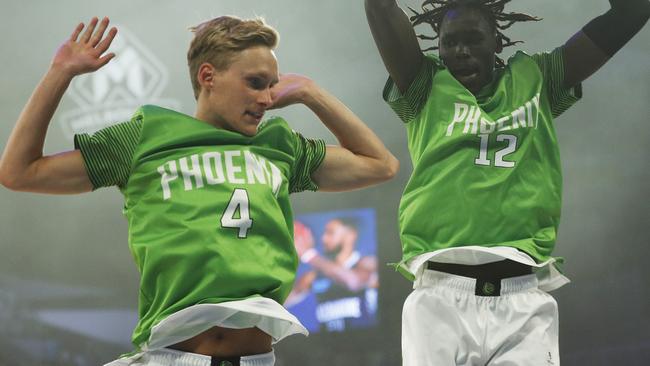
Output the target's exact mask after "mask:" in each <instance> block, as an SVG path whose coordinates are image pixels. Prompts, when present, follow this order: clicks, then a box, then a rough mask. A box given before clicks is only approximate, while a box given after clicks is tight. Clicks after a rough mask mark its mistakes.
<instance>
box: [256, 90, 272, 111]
mask: <svg viewBox="0 0 650 366" xmlns="http://www.w3.org/2000/svg"><path fill="white" fill-rule="evenodd" d="M257 103H259V104H261V105H262V106H264V108H268V107H270V106H271V104H273V97H272V96H271V88H266V89H264V90H260V92H259V93H258V95H257Z"/></svg>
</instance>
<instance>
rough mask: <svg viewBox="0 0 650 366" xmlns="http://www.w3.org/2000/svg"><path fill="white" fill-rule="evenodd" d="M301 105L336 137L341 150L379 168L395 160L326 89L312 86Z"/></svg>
mask: <svg viewBox="0 0 650 366" xmlns="http://www.w3.org/2000/svg"><path fill="white" fill-rule="evenodd" d="M304 104H305V105H306V106H307V107H308V108H309V109H310V110H312V111H313V112H314V114H316V116H318V118H319V119H320V120H321V121H322V122H323V124H324V125H325V126H326V127H327V128H328V129H329V130H330V131H331V132H332V133H333V134H334V136H336V138H337V140H338V141H339V144H340V145H341V147H343V148H345V149H347V150H349V151H350V152H352V153H353V154H355V155H357V156H359V157H365V158H368V159H371V160H374V161H376V162H377V163H379V164H381V165H390V164H391V163H392V162H393V160H394V159H395V157H394V156H393V155H392V154H391V153H390V152H389V151H388V150H387V149H386V147H385V146H384V144H383V143H382V141H381V140H380V139H379V137H377V135H376V134H375V133H374V132H373V131H372V130H371V129H370V128H369V127H368V126H366V125H365V124H364V123H363V122H362V121H361V119H359V117H357V116H356V115H355V114H354V113H353V112H352V111H351V110H350V109H349V108H348V107H346V106H345V105H344V104H343V103H342V102H341V101H339V100H338V99H337V98H336V97H334V96H333V95H331V94H330V93H329V92H327V91H326V90H324V89H322V88H320V87H318V86H316V85H314V86H313V87H312V88H311V92H309V93H307V96H306V97H305V100H304Z"/></svg>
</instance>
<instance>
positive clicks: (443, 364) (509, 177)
mask: <svg viewBox="0 0 650 366" xmlns="http://www.w3.org/2000/svg"><path fill="white" fill-rule="evenodd" d="M509 2H510V0H427V1H425V2H424V4H423V5H422V11H421V12H417V11H413V14H414V15H413V16H412V17H411V19H410V21H409V18H408V17H407V16H406V15H405V13H404V12H403V11H402V10H401V9H400V8H399V6H398V4H397V3H396V0H365V5H366V13H367V16H368V21H369V23H370V28H371V30H372V34H373V36H374V38H375V41H376V43H377V45H378V47H379V51H380V54H381V56H382V59H383V61H384V63H385V65H386V68H387V69H388V72H389V74H390V79H389V81H388V83H387V85H386V87H385V89H384V99H385V100H386V101H387V102H388V103H389V105H390V106H391V107H392V108H393V109H394V110H395V112H396V113H397V114H398V116H399V117H400V119H402V120H403V122H405V125H406V129H407V133H408V143H409V150H410V154H411V158H412V161H413V173H412V175H411V178H410V180H409V182H408V184H407V186H406V188H405V190H404V193H403V196H402V200H401V203H400V208H399V223H400V237H401V241H402V247H403V260H402V262H401V263H400V265H399V267H398V268H399V269H400V270H401V271H402V272H403V273H404V274H406V275H407V276H409V277H411V278H412V279H414V280H415V286H414V287H415V290H414V291H413V292H412V293H411V294H410V295H409V297H408V298H407V300H406V302H405V304H404V311H403V315H402V316H403V328H402V330H403V331H402V352H403V360H404V365H405V366H448V365H472V366H474V365H490V366H505V365H517V366H526V365H531V366H532V365H545V366H547V365H559V354H558V323H557V319H558V317H557V303H556V302H555V300H554V299H553V298H552V297H551V296H550V295H548V294H547V292H546V291H550V290H553V289H555V288H558V287H559V286H562V285H563V284H565V283H566V282H568V280H567V279H566V278H565V277H564V276H563V275H562V274H561V273H560V272H559V271H558V269H557V268H556V261H557V260H556V259H555V258H553V257H552V256H551V254H552V251H553V248H554V245H555V239H556V233H557V228H558V223H559V218H560V206H561V192H562V188H561V185H562V181H561V180H562V178H561V171H560V159H559V153H558V146H557V138H556V135H555V132H554V128H553V118H554V117H557V116H559V115H560V114H561V113H563V112H564V111H565V110H566V109H568V108H569V107H570V106H571V105H572V104H573V103H575V102H576V101H577V100H579V99H580V97H581V94H582V87H581V82H582V81H583V80H585V79H586V78H587V77H589V76H590V75H591V74H592V73H594V72H595V71H596V70H598V69H599V68H600V67H601V66H602V65H603V64H605V63H606V62H607V61H608V60H609V59H610V57H611V56H613V55H614V54H615V53H616V52H617V51H618V50H619V49H620V48H621V47H623V46H624V45H625V44H626V43H627V41H629V40H630V39H631V38H632V37H633V36H634V35H635V34H636V33H637V32H638V31H639V30H640V29H641V28H642V27H643V25H644V24H645V22H646V21H647V19H648V17H650V3H649V2H648V0H610V4H611V9H610V10H609V11H608V12H607V13H605V14H603V15H601V16H599V17H597V18H595V19H594V20H592V21H591V22H589V23H588V24H587V25H586V26H585V27H584V28H582V29H581V30H580V31H579V32H578V33H577V34H575V36H573V37H572V38H571V39H570V40H569V41H567V42H566V44H564V45H562V46H560V47H558V48H557V49H555V50H554V51H552V52H549V53H540V54H536V55H533V56H529V55H527V54H525V53H523V52H517V53H516V54H515V55H514V56H512V57H511V58H510V59H509V60H508V61H507V62H503V61H502V60H500V59H499V58H498V57H497V56H496V55H497V54H498V53H500V52H501V51H502V49H503V48H504V47H506V46H511V45H513V44H516V43H517V42H515V41H512V40H511V39H510V38H508V37H507V36H506V35H505V34H504V31H505V30H506V29H507V28H509V27H510V26H511V25H513V24H515V23H517V22H524V21H536V20H539V19H538V18H535V17H533V16H529V15H526V14H520V13H508V12H505V11H504V8H505V5H506V4H507V3H509ZM423 23H428V24H430V25H431V26H432V28H433V30H434V31H435V33H436V35H435V36H434V37H426V36H420V38H424V39H431V40H435V39H438V47H436V48H438V50H439V54H438V55H428V54H427V55H425V54H424V53H423V51H421V50H420V46H419V44H418V37H417V36H416V34H415V32H414V30H413V28H412V25H418V24H423ZM425 52H426V50H425ZM423 218H426V219H423Z"/></svg>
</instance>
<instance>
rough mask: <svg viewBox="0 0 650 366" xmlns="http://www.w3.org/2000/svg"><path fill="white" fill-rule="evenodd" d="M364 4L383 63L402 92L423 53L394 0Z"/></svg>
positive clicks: (374, 0)
mask: <svg viewBox="0 0 650 366" xmlns="http://www.w3.org/2000/svg"><path fill="white" fill-rule="evenodd" d="M365 7H366V16H367V18H368V24H369V25H370V30H371V31H372V35H373V38H374V39H375V43H376V44H377V47H378V48H379V53H380V54H381V58H382V60H383V61H384V65H385V66H386V69H387V70H388V73H389V74H390V77H391V78H392V79H393V81H394V82H395V84H396V85H397V87H398V88H399V90H400V91H401V92H402V93H404V92H406V90H407V89H408V88H409V86H410V85H411V83H412V82H413V80H414V79H415V77H416V76H417V74H418V72H419V70H420V65H421V63H422V59H423V57H424V55H423V54H422V51H421V50H420V44H419V43H418V39H417V37H416V35H415V31H414V30H413V27H412V26H411V22H410V21H409V19H408V17H407V15H406V14H405V13H404V11H402V9H400V7H399V6H398V5H397V3H396V1H395V0H365Z"/></svg>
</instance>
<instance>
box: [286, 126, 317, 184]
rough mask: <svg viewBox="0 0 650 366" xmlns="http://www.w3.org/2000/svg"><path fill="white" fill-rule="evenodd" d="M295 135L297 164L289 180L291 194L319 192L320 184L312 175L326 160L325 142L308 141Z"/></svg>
mask: <svg viewBox="0 0 650 366" xmlns="http://www.w3.org/2000/svg"><path fill="white" fill-rule="evenodd" d="M293 133H294V134H295V136H296V139H297V144H296V156H295V162H294V166H293V169H292V175H291V178H290V180H289V193H297V192H302V191H307V190H309V191H317V190H318V188H319V187H318V184H316V182H314V181H313V180H312V178H311V175H312V173H313V172H314V171H316V169H318V167H320V165H321V164H322V163H323V160H325V141H324V140H320V139H308V138H305V137H304V136H302V135H301V134H299V133H298V132H295V131H294V132H293Z"/></svg>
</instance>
